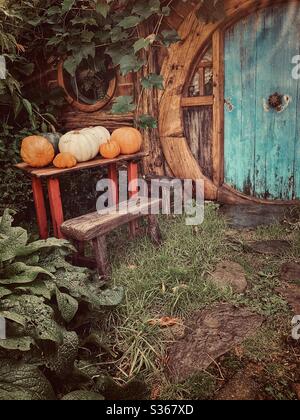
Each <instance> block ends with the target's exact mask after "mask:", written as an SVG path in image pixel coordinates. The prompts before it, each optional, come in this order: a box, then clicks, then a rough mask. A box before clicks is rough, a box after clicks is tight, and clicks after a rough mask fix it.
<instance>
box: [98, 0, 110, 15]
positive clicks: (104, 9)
mask: <svg viewBox="0 0 300 420" xmlns="http://www.w3.org/2000/svg"><path fill="white" fill-rule="evenodd" d="M109 9H110V7H109V5H108V4H107V3H106V1H105V0H98V1H97V5H96V12H97V13H100V15H102V16H103V17H104V19H106V18H107V15H108V12H109Z"/></svg>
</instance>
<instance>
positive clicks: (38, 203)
mask: <svg viewBox="0 0 300 420" xmlns="http://www.w3.org/2000/svg"><path fill="white" fill-rule="evenodd" d="M31 182H32V191H33V198H34V204H35V210H36V217H37V222H38V226H39V232H40V238H41V239H48V221H47V213H46V205H45V198H44V192H43V186H42V181H41V180H40V179H38V178H35V177H34V178H32V180H31Z"/></svg>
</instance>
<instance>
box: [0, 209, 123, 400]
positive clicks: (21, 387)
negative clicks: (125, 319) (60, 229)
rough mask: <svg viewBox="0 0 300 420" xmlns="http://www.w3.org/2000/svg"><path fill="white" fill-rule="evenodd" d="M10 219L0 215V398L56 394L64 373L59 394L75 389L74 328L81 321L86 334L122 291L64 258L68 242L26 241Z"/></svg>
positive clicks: (77, 343) (8, 214) (78, 338)
mask: <svg viewBox="0 0 300 420" xmlns="http://www.w3.org/2000/svg"><path fill="white" fill-rule="evenodd" d="M12 222H13V217H12V215H11V211H9V210H6V211H5V212H4V214H3V216H2V218H1V219H0V317H2V318H4V319H5V320H6V324H7V338H6V339H2V340H0V400H2V399H11V400H14V399H26V400H28V399H34V400H36V399H41V400H44V399H54V398H55V395H56V392H55V388H56V381H57V380H58V381H59V383H60V385H59V386H61V383H62V381H61V380H62V379H64V382H63V384H64V386H63V389H61V388H60V392H62V393H64V392H65V390H68V391H69V390H71V391H74V390H72V388H71V389H70V388H68V383H69V382H72V380H73V379H74V375H75V376H76V375H78V372H77V373H76V368H75V361H76V359H77V358H78V354H79V353H78V351H79V346H80V341H81V340H82V339H84V335H81V336H79V334H78V332H77V331H80V327H82V325H85V333H86V334H89V333H90V332H91V329H92V320H93V319H97V318H99V313H101V311H102V314H103V310H104V308H111V307H113V306H115V305H118V304H119V303H120V302H121V300H122V297H123V290H122V289H121V288H113V289H106V290H103V289H102V288H100V287H99V285H97V283H96V282H95V280H93V273H92V272H91V271H89V270H87V269H84V268H79V267H74V266H72V265H71V264H69V263H68V262H67V261H66V256H67V255H68V254H69V253H70V252H72V251H73V247H72V245H71V244H70V243H69V242H67V241H65V240H58V239H54V238H52V239H49V240H46V241H36V242H31V243H28V234H27V232H26V230H24V229H22V228H20V227H13V226H12ZM72 328H73V329H74V330H72ZM81 376H82V375H81ZM85 380H87V378H85ZM75 390H76V389H75Z"/></svg>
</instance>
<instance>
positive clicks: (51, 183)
mask: <svg viewBox="0 0 300 420" xmlns="http://www.w3.org/2000/svg"><path fill="white" fill-rule="evenodd" d="M48 193H49V202H50V210H51V217H52V224H53V229H54V236H55V237H56V238H59V239H62V238H63V237H64V236H63V234H62V233H61V230H60V226H61V225H62V223H63V222H64V213H63V208H62V202H61V195H60V187H59V180H58V179H57V178H51V179H48Z"/></svg>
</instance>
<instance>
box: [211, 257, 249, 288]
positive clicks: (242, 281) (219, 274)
mask: <svg viewBox="0 0 300 420" xmlns="http://www.w3.org/2000/svg"><path fill="white" fill-rule="evenodd" d="M210 280H211V281H212V282H213V283H214V284H215V285H216V286H218V287H220V288H221V289H226V288H227V287H232V289H233V290H234V291H235V292H237V293H244V292H245V290H246V289H247V287H248V283H247V280H246V276H245V271H244V269H243V267H242V266H241V265H240V264H237V263H235V262H232V261H223V262H221V263H219V264H218V265H217V268H216V270H215V272H214V273H213V274H212V275H211V276H210Z"/></svg>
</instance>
